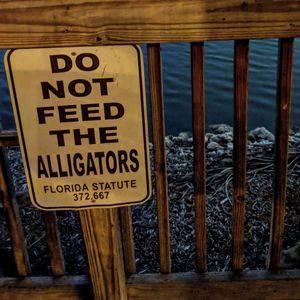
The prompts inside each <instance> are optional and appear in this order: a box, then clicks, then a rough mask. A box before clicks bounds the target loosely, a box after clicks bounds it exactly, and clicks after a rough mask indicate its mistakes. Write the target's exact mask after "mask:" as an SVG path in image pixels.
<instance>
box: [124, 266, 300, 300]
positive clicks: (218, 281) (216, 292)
mask: <svg viewBox="0 0 300 300" xmlns="http://www.w3.org/2000/svg"><path fill="white" fill-rule="evenodd" d="M127 292H128V299H140V300H142V299H143V300H148V299H149V300H153V299H155V300H165V299H172V300H177V299H178V300H179V299H180V300H188V299H191V300H194V299H205V300H207V299H214V300H218V299H222V300H227V299H228V300H229V299H230V300H232V299H238V300H240V299H248V300H250V299H251V300H253V299H300V270H288V271H278V272H276V273H275V272H270V271H247V272H241V273H239V274H235V273H232V272H221V273H208V274H205V275H201V274H197V273H172V274H166V275H164V274H144V275H132V276H130V277H129V278H128V281H127Z"/></svg>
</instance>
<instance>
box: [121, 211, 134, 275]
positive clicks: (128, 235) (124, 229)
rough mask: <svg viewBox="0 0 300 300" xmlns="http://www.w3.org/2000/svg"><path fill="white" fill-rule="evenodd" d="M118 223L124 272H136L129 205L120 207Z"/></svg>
mask: <svg viewBox="0 0 300 300" xmlns="http://www.w3.org/2000/svg"><path fill="white" fill-rule="evenodd" d="M119 210H120V223H121V234H122V245H123V254H124V266H125V272H126V274H133V273H135V272H136V265H135V254H134V241H133V230H132V217H131V207H129V206H128V207H120V208H119Z"/></svg>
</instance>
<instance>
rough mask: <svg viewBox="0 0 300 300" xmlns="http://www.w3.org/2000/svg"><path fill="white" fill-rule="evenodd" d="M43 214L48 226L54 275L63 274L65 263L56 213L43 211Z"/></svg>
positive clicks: (46, 226) (47, 232) (48, 239)
mask: <svg viewBox="0 0 300 300" xmlns="http://www.w3.org/2000/svg"><path fill="white" fill-rule="evenodd" d="M42 215H43V220H44V223H45V228H46V234H47V241H48V247H49V252H50V257H51V267H52V272H53V275H54V276H62V275H64V274H65V264H64V257H63V254H62V249H61V243H60V234H59V230H58V226H57V217H56V213H55V212H53V211H43V213H42Z"/></svg>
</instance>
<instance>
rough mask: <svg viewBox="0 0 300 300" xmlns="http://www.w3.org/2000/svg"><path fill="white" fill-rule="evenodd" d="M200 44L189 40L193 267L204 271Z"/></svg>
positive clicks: (204, 210)
mask: <svg viewBox="0 0 300 300" xmlns="http://www.w3.org/2000/svg"><path fill="white" fill-rule="evenodd" d="M203 48H204V46H203V43H192V44H191V59H192V63H191V64H192V101H193V140H194V189H195V232H196V268H197V270H198V271H199V272H206V208H205V207H206V189H205V94H204V49H203Z"/></svg>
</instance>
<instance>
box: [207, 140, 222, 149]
mask: <svg viewBox="0 0 300 300" xmlns="http://www.w3.org/2000/svg"><path fill="white" fill-rule="evenodd" d="M218 148H220V145H219V144H218V143H216V142H209V143H208V144H207V150H216V149H218Z"/></svg>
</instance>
